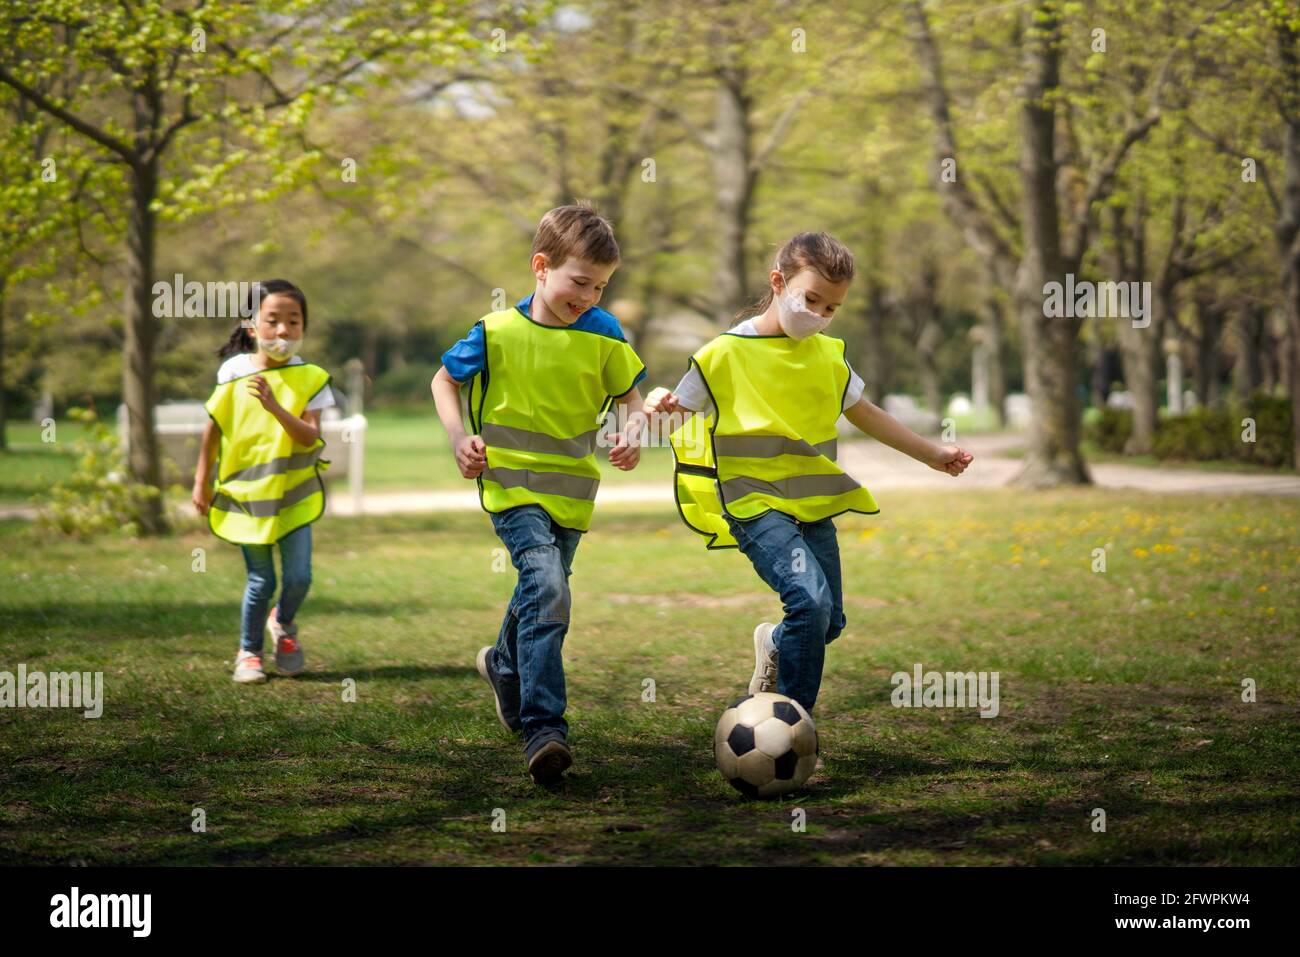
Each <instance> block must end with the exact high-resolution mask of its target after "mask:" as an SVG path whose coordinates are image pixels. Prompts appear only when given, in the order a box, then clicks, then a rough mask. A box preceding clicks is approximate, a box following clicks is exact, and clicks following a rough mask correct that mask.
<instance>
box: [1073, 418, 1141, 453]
mask: <svg viewBox="0 0 1300 957" xmlns="http://www.w3.org/2000/svg"><path fill="white" fill-rule="evenodd" d="M1132 432H1133V413H1132V412H1130V411H1129V410H1128V409H1112V408H1109V407H1107V408H1104V409H1097V410H1096V415H1095V416H1093V417H1091V419H1090V420H1088V421H1085V422H1084V425H1083V435H1084V438H1086V439H1088V440H1089V441H1090V442H1093V443H1095V444H1096V446H1097V447H1098V448H1099V449H1102V450H1104V451H1106V452H1123V451H1124V443H1125V442H1127V441H1128V437H1129V435H1131V434H1132Z"/></svg>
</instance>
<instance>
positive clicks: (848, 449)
mask: <svg viewBox="0 0 1300 957" xmlns="http://www.w3.org/2000/svg"><path fill="white" fill-rule="evenodd" d="M1023 443H1024V439H1023V437H1022V436H1020V435H1016V434H1012V433H999V434H994V435H976V436H971V437H969V438H967V439H963V440H962V441H961V442H960V443H959V444H960V445H961V446H962V448H964V449H966V450H967V451H968V452H971V453H972V454H973V455H974V456H975V460H974V461H973V462H971V464H970V467H969V468H968V469H967V470H966V472H965V473H964V474H963V475H961V476H960V477H958V478H954V477H952V476H951V475H947V474H945V473H943V472H938V471H936V470H934V469H931V468H927V467H926V466H924V465H921V464H920V463H918V462H916V461H915V460H913V459H911V458H908V457H907V456H906V455H904V454H903V453H902V452H898V451H895V450H894V449H891V448H889V447H888V446H886V445H881V444H879V443H878V442H844V443H841V444H840V456H839V461H840V463H841V464H842V465H843V466H844V467H845V469H847V470H848V471H849V472H850V473H852V474H853V475H854V476H855V477H856V478H858V479H859V480H860V481H862V482H863V484H865V485H866V486H867V488H869V489H871V490H872V491H873V492H875V491H899V490H914V489H915V490H926V489H951V490H958V491H966V490H971V489H981V488H1001V487H1002V486H1005V485H1007V484H1008V483H1009V482H1010V481H1011V479H1012V478H1013V477H1014V476H1015V474H1016V473H1017V472H1018V471H1019V470H1020V466H1021V461H1020V460H1019V459H1015V458H1010V457H1008V456H1006V455H1003V454H1000V453H1004V452H1006V451H1009V450H1011V449H1017V448H1020V447H1021V446H1022V445H1023ZM1089 470H1090V471H1091V473H1092V478H1093V482H1094V483H1095V484H1096V485H1097V486H1098V487H1100V488H1113V489H1123V488H1131V489H1138V490H1141V491H1144V492H1158V493H1190V494H1203V495H1300V475H1284V474H1264V473H1258V474H1252V473H1245V472H1202V471H1200V470H1198V469H1191V468H1147V467H1145V466H1139V465H1123V464H1106V463H1095V464H1091V465H1089ZM596 502H597V503H598V505H601V506H611V505H614V506H617V505H628V504H632V505H640V504H645V505H665V506H667V507H669V508H671V507H672V506H673V490H672V486H671V485H670V484H669V483H668V482H656V483H653V484H648V483H640V482H637V483H631V482H622V483H617V484H615V483H612V482H606V483H604V484H603V485H601V487H600V491H599V492H598V493H597V494H596ZM478 507H479V501H478V494H477V493H476V492H475V491H474V489H473V488H472V487H470V488H466V489H463V490H456V491H437V492H375V493H371V494H367V495H366V496H365V501H364V505H363V509H364V511H365V513H366V514H369V515H390V514H398V513H402V512H435V511H452V510H458V509H477V508H478ZM330 513H331V514H334V515H355V514H356V511H355V509H354V506H353V502H352V500H351V499H349V498H348V497H347V496H346V495H335V496H334V497H333V498H332V499H331V500H330Z"/></svg>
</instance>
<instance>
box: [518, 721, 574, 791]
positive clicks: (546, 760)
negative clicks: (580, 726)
mask: <svg viewBox="0 0 1300 957" xmlns="http://www.w3.org/2000/svg"><path fill="white" fill-rule="evenodd" d="M524 757H525V758H527V759H528V773H529V774H531V775H532V776H533V781H534V782H535V783H537V784H552V783H554V782H555V781H558V780H559V779H560V775H561V774H563V773H564V772H565V770H566V769H567V768H568V767H569V766H570V765H571V764H573V753H572V752H571V751H570V750H569V743H568V741H566V740H565V738H564V732H563V731H559V730H557V729H550V730H546V731H539V732H538V733H537V734H536V735H534V736H533V740H531V741H529V742H528V747H527V748H526V749H525V751H524Z"/></svg>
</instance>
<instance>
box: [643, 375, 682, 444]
mask: <svg viewBox="0 0 1300 957" xmlns="http://www.w3.org/2000/svg"><path fill="white" fill-rule="evenodd" d="M641 411H642V412H644V413H645V415H646V419H647V423H646V424H647V425H653V426H654V433H653V434H656V435H661V434H663V432H664V428H665V426H664V424H663V420H662V419H660V418H659V416H663V415H679V416H680V418H677V419H672V420H671V421H670V423H669V425H670V426H671V428H672V429H673V430H676V429H679V428H681V427H682V426H683V425H685V424H686V423H687V422H689V421H690V418H691V416H693V415H694V414H695V410H694V409H688V408H686V406H684V405H682V403H681V401H680V400H679V399H678V397H677V393H675V392H671V391H669V390H668V389H666V388H664V387H663V386H659V387H657V388H654V389H651V390H650V394H649V395H648V396H646V397H645V405H644V406H642V408H641Z"/></svg>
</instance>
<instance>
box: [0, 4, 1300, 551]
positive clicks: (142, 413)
mask: <svg viewBox="0 0 1300 957" xmlns="http://www.w3.org/2000/svg"><path fill="white" fill-rule="evenodd" d="M0 10H2V11H3V12H0V41H2V42H0V140H2V143H0V147H2V150H3V151H2V153H0V157H2V159H0V164H2V165H0V177H2V185H0V370H2V379H0V448H4V450H5V451H4V452H3V453H2V454H0V504H4V503H10V504H15V503H27V502H29V501H30V500H31V496H32V495H39V494H41V493H43V492H44V491H45V490H47V489H48V488H49V487H50V486H51V484H52V483H55V482H58V481H61V480H68V479H69V477H70V476H72V475H73V474H74V472H75V470H76V468H77V465H76V454H75V451H74V449H73V448H72V447H71V446H70V444H69V443H68V442H67V441H66V440H65V439H66V434H65V436H63V437H60V438H59V439H58V440H51V439H50V436H49V431H50V430H49V424H50V423H55V424H59V423H64V422H69V425H68V428H69V429H77V430H85V429H89V428H91V425H90V423H89V421H88V413H83V412H80V411H75V410H94V411H95V413H96V414H97V418H98V421H99V422H100V423H101V424H104V423H106V424H107V425H109V426H111V427H112V431H113V433H114V435H120V436H122V437H123V438H125V439H126V440H127V444H126V448H127V452H126V453H125V457H124V458H122V459H121V461H120V462H118V463H117V465H116V466H114V464H113V456H114V455H115V454H116V453H115V452H114V450H113V447H112V444H111V442H110V440H109V439H107V438H105V436H103V435H101V436H100V439H101V440H102V441H101V444H100V445H99V446H97V447H96V448H97V449H98V452H99V454H100V455H101V458H102V460H103V461H102V462H101V463H100V464H99V465H96V466H94V467H95V468H100V469H101V471H103V470H107V471H108V472H109V473H110V474H112V475H114V476H116V478H117V479H120V480H122V481H124V482H128V483H136V484H138V485H141V486H144V487H156V486H165V485H167V484H168V483H169V482H181V483H182V484H184V485H186V486H187V485H188V481H189V478H188V476H186V475H185V474H184V469H183V468H169V466H168V454H167V453H166V450H165V448H164V446H165V444H166V443H165V442H163V441H160V440H159V439H158V437H157V428H158V425H157V424H156V423H157V422H159V421H161V420H160V419H159V418H158V417H157V415H156V413H155V408H156V407H158V406H160V405H164V404H166V403H169V402H174V401H183V400H200V401H201V400H202V399H204V398H206V396H207V395H208V394H209V392H210V391H211V389H212V387H213V385H214V383H215V371H216V367H217V365H218V360H217V359H216V357H215V350H216V349H217V348H218V347H219V346H220V345H221V344H222V343H224V342H225V341H226V339H227V338H228V336H229V334H230V332H231V330H232V329H233V327H234V320H231V319H229V318H227V317H223V316H214V315H210V314H207V313H205V312H204V311H203V309H202V307H200V308H199V313H200V314H196V315H180V316H167V315H165V314H164V315H158V314H156V313H157V312H158V310H157V309H156V308H155V306H156V305H157V303H158V302H159V301H161V299H162V298H165V299H166V300H168V301H170V300H171V299H172V292H171V290H172V288H173V286H174V285H175V284H178V283H179V284H183V283H200V284H204V283H209V282H216V283H229V282H249V281H253V280H256V279H263V278H270V277H283V278H288V279H290V280H292V281H293V282H295V283H297V284H298V285H299V286H301V287H302V288H303V289H304V290H305V292H306V294H307V297H308V300H309V303H310V325H309V329H308V336H307V343H306V345H305V346H304V348H303V353H302V354H303V355H304V357H305V358H307V359H308V360H309V361H313V362H317V363H319V364H321V365H323V366H325V367H326V368H327V369H329V370H330V371H331V372H332V373H333V375H334V376H335V386H336V387H337V389H338V390H339V392H340V393H341V401H342V402H343V403H344V412H345V413H350V412H355V411H357V410H360V409H364V413H365V416H366V419H367V421H368V432H367V439H366V441H367V449H368V451H367V464H366V467H365V468H366V483H367V488H377V489H384V488H406V487H411V488H417V487H426V486H429V485H430V484H436V483H437V482H440V481H442V480H443V479H446V480H447V481H449V482H450V481H455V480H456V476H455V475H454V464H453V463H452V462H451V460H450V456H449V455H448V454H447V452H446V449H445V440H444V439H443V438H442V437H441V433H440V431H438V429H437V424H436V418H435V416H434V411H433V406H432V402H431V400H430V398H429V380H430V379H431V378H432V376H433V374H434V373H435V371H436V370H437V368H438V365H439V356H440V354H441V352H442V351H443V350H444V349H446V348H447V347H448V346H450V345H451V344H452V343H453V342H454V341H456V340H457V339H458V338H460V337H461V336H462V335H464V334H465V332H466V331H467V330H468V329H469V328H470V326H471V325H472V324H473V323H474V322H475V321H476V320H477V319H478V318H479V317H480V316H481V315H483V314H484V313H486V312H489V311H491V310H493V309H495V308H500V307H501V306H502V305H503V304H509V303H513V302H514V301H516V300H518V299H519V298H520V297H522V296H524V295H527V294H528V293H529V292H531V291H532V285H533V280H532V277H531V274H530V272H529V270H528V253H529V249H530V243H531V239H532V231H533V229H534V227H535V224H536V222H537V220H538V218H539V217H540V216H541V214H542V213H543V212H545V211H546V210H547V209H549V208H550V207H552V206H556V205H560V204H563V203H568V202H572V201H574V200H575V199H579V198H583V199H590V200H592V201H593V202H595V203H596V205H597V206H598V208H599V209H600V211H601V212H602V213H603V214H604V215H605V216H606V217H607V218H609V219H610V220H612V221H613V223H614V226H615V230H616V233H617V236H618V239H619V243H620V245H621V247H622V250H623V260H622V265H621V267H620V268H619V270H618V271H617V272H616V273H615V275H614V278H613V280H612V282H611V284H610V286H609V288H608V289H607V291H606V293H605V296H604V299H603V300H602V303H601V305H602V306H604V307H606V308H609V309H611V310H612V311H613V312H614V313H615V314H616V315H617V316H618V317H619V318H620V320H621V321H622V323H623V325H624V328H625V329H626V330H627V331H628V333H629V336H630V338H632V340H633V341H634V344H635V346H636V347H637V349H638V351H639V352H640V353H641V355H642V357H643V358H644V360H645V361H646V363H647V365H648V367H649V372H650V381H649V383H648V384H649V385H660V384H662V385H669V386H671V385H673V384H674V383H675V382H676V381H677V379H678V378H679V376H680V374H681V373H682V372H683V370H684V368H685V360H686V357H687V356H688V355H689V354H690V353H691V352H692V351H693V350H694V349H696V348H697V347H698V346H699V345H700V344H702V343H703V342H704V341H706V340H707V339H708V338H710V337H712V336H713V335H715V334H717V333H718V332H719V331H721V330H722V329H724V328H726V327H727V326H729V325H730V324H731V323H732V322H733V320H734V319H735V317H736V316H737V315H738V314H742V313H743V311H744V309H745V308H746V306H747V304H749V303H752V302H753V301H754V300H755V299H756V298H757V297H758V296H759V295H760V294H761V293H762V292H763V290H764V286H765V282H766V280H765V276H766V272H767V269H768V266H769V263H770V261H771V258H772V255H773V253H774V251H775V249H776V247H777V246H778V245H779V244H780V243H781V242H782V241H784V240H785V239H787V238H788V237H790V236H791V235H793V234H794V233H795V232H798V231H801V230H806V229H811V230H825V231H827V232H830V233H832V234H833V235H835V236H836V237H838V238H839V239H841V240H842V241H844V242H845V243H846V244H848V245H849V246H850V248H851V249H852V250H853V251H854V253H855V256H856V260H857V266H858V276H857V278H856V279H855V281H854V283H853V286H852V289H851V292H850V297H849V299H848V300H847V301H846V303H845V305H844V307H843V308H842V310H841V311H840V313H839V314H838V316H837V318H836V320H835V323H834V325H833V326H832V327H831V328H830V330H829V332H830V333H831V334H832V335H836V336H838V337H841V338H843V339H845V340H846V342H847V343H848V355H849V358H850V361H851V363H852V364H853V366H854V367H855V368H856V369H857V370H858V372H859V373H860V374H861V375H862V376H863V377H864V379H865V380H866V383H867V395H868V397H869V398H871V399H872V400H873V401H876V402H877V403H880V404H882V405H884V406H885V407H886V408H887V409H888V410H889V411H891V412H893V413H894V414H895V415H897V416H898V417H900V418H902V419H903V420H904V421H905V422H907V424H909V425H910V426H912V427H913V428H915V429H917V430H918V431H922V432H923V433H925V434H929V435H931V436H932V437H935V438H939V437H941V435H942V434H943V430H944V429H945V427H947V429H948V433H947V437H946V438H945V441H952V440H954V438H955V440H956V441H959V442H960V441H962V438H963V436H966V435H974V434H978V433H994V434H1009V435H1015V436H1017V437H1018V439H1019V440H1020V441H1019V445H1018V446H1016V445H1014V444H1007V445H1004V448H1005V449H1006V450H1008V451H1007V454H1009V455H1019V456H1021V457H1022V460H1023V466H1024V467H1023V470H1022V471H1020V472H1018V474H1017V476H1016V477H1015V480H1016V481H1021V482H1024V483H1026V484H1033V485H1052V484H1062V483H1065V484H1070V483H1077V482H1084V481H1087V479H1088V477H1089V473H1088V468H1087V463H1088V462H1089V461H1106V460H1107V459H1106V457H1107V456H1111V457H1118V456H1124V455H1127V456H1130V457H1132V460H1133V461H1135V462H1143V463H1147V464H1151V463H1153V462H1156V461H1159V460H1169V461H1176V460H1192V461H1197V462H1202V463H1204V462H1217V463H1222V464H1224V465H1225V467H1226V466H1227V465H1229V464H1232V465H1235V466H1237V467H1242V468H1245V467H1252V468H1265V469H1293V468H1294V467H1295V461H1296V459H1295V455H1296V451H1295V445H1296V439H1295V435H1296V430H1295V426H1294V421H1293V420H1294V416H1295V407H1296V404H1297V403H1296V402H1295V398H1296V391H1297V388H1298V380H1300V376H1298V375H1297V372H1296V367H1297V359H1296V357H1297V343H1298V342H1300V305H1298V301H1300V239H1297V236H1298V235H1300V228H1298V227H1300V66H1298V65H1297V64H1298V62H1300V44H1298V43H1297V31H1298V30H1300V13H1297V8H1296V7H1295V5H1294V4H1291V3H1284V2H1281V0H1239V2H1223V0H1215V2H1201V0H1189V2H1154V3H1148V2H1137V0H1124V2H1119V0H1098V2H1056V0H1024V2H1001V3H999V2H988V0H947V2H943V3H933V2H929V3H927V2H895V0H890V2H883V0H881V2H875V0H856V2H853V3H847V4H838V3H837V4H811V3H793V2H778V0H752V2H717V0H693V2H679V0H651V2H646V3H637V4H630V5H629V4H621V3H607V2H563V3H524V4H510V3H504V4H497V3H486V2H485V3H477V2H461V0H451V2H447V3H439V4H431V3H414V2H398V0H390V2H372V3H361V2H341V0H336V2H303V0H295V2H290V0H265V2H257V3H228V2H203V0H194V2H184V3H181V2H163V3H151V4H144V3H131V2H121V3H119V2H109V0H76V2H71V0H67V2H54V0H31V2H26V3H8V2H6V3H4V4H2V5H0ZM1067 275H1068V276H1070V277H1071V280H1072V281H1074V282H1079V283H1081V282H1134V283H1139V284H1141V283H1149V284H1150V285H1149V286H1148V287H1146V289H1147V290H1148V294H1149V300H1147V301H1148V306H1149V311H1148V313H1147V315H1146V317H1145V322H1146V324H1145V325H1141V324H1140V323H1138V322H1134V321H1130V319H1129V318H1128V317H1127V316H1120V317H1117V316H1114V315H1098V314H1093V315H1088V314H1086V312H1087V310H1086V309H1084V310H1083V312H1084V313H1085V314H1082V315H1067V316H1064V317H1059V316H1050V315H1048V314H1047V313H1048V312H1049V311H1050V310H1048V309H1045V307H1044V301H1045V296H1044V287H1045V284H1047V283H1051V282H1064V281H1065V279H1066V277H1067ZM159 283H162V284H164V288H163V291H161V292H160V290H159V286H158V284H159ZM1133 288H1134V289H1135V290H1137V289H1140V288H1142V287H1140V286H1137V287H1133ZM350 360H357V361H356V362H354V363H353V364H352V365H350V366H349V361H350ZM349 370H351V371H349ZM119 409H121V416H122V419H121V423H120V425H119V423H118V422H117V418H116V417H117V416H118V415H119ZM70 410H74V412H73V413H72V414H75V415H76V416H81V417H82V419H83V421H82V422H80V423H79V424H75V425H74V424H72V423H71V420H70ZM164 418H165V417H164ZM1247 419H1248V420H1250V422H1251V423H1252V425H1251V426H1250V428H1251V429H1252V430H1253V431H1252V435H1251V437H1250V438H1245V437H1244V434H1243V432H1244V430H1245V428H1246V425H1245V420H1247ZM75 434H78V435H80V434H81V432H80V431H78V432H77V433H75ZM1016 448H1018V451H1016ZM82 452H83V453H84V452H85V450H84V449H83V450H82ZM104 463H107V464H104ZM670 467H671V464H670V462H669V463H668V464H667V465H664V466H662V468H663V469H664V471H665V472H666V470H667V469H668V468H670ZM651 477H653V475H652V476H651ZM84 478H85V476H83V479H84ZM642 478H643V479H644V478H646V476H644V475H643V476H642ZM92 484H93V483H92ZM868 484H869V477H868ZM165 522H166V519H165V516H164V514H163V512H162V511H161V510H159V509H158V508H157V507H156V502H155V504H149V502H148V497H147V496H146V504H145V505H144V506H143V511H142V512H141V517H140V524H141V527H142V528H143V529H144V530H159V529H161V528H162V527H164V526H165Z"/></svg>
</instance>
